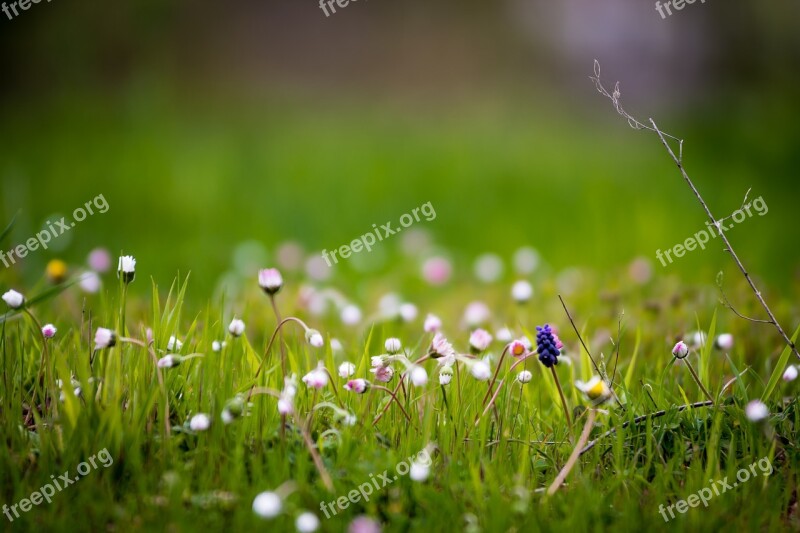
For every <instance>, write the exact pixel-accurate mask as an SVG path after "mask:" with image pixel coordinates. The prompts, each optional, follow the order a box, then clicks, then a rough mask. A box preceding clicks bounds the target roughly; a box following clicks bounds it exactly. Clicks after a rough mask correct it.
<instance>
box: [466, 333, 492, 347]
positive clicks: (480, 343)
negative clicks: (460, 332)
mask: <svg viewBox="0 0 800 533" xmlns="http://www.w3.org/2000/svg"><path fill="white" fill-rule="evenodd" d="M491 342H492V336H491V335H490V334H489V332H488V331H486V330H485V329H476V330H475V331H473V332H472V334H471V335H470V336H469V345H470V346H471V347H472V349H473V350H474V351H475V352H482V351H484V350H485V349H486V348H488V347H489V344H491Z"/></svg>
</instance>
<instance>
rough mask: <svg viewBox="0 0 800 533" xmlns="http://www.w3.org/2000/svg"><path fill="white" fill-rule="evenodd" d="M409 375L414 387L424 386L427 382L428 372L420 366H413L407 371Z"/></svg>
mask: <svg viewBox="0 0 800 533" xmlns="http://www.w3.org/2000/svg"><path fill="white" fill-rule="evenodd" d="M409 377H410V378H411V383H413V384H414V385H415V386H416V387H424V386H425V385H426V384H427V383H428V373H427V372H425V369H424V368H422V367H421V366H414V367H413V368H412V369H411V371H410V372H409Z"/></svg>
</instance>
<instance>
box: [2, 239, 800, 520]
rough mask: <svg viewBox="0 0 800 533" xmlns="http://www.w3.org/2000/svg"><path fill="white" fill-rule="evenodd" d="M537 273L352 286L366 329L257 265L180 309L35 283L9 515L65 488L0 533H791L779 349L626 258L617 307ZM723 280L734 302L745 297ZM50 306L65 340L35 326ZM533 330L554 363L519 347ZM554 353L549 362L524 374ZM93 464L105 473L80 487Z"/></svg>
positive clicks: (171, 302)
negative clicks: (224, 297) (411, 296)
mask: <svg viewBox="0 0 800 533" xmlns="http://www.w3.org/2000/svg"><path fill="white" fill-rule="evenodd" d="M531 257H532V256H531V255H530V254H529V253H528V254H526V253H524V252H522V253H520V254H519V255H518V256H517V258H516V261H515V265H516V266H515V268H517V269H519V272H518V274H517V275H518V276H520V277H523V278H527V279H530V281H531V282H532V286H531V287H535V290H534V291H533V293H532V294H531V293H530V291H528V290H525V289H526V287H525V286H524V284H523V285H522V286H519V285H515V286H514V288H513V290H512V287H511V286H510V285H509V284H508V283H507V282H505V281H502V280H497V281H496V282H494V283H491V284H490V287H491V290H489V291H485V292H484V293H483V294H481V295H480V297H478V295H477V294H475V292H476V291H474V289H471V288H470V287H474V282H468V283H464V282H456V281H454V282H453V283H452V284H451V285H449V286H447V287H445V288H439V289H432V290H437V294H436V298H435V301H433V302H427V301H426V302H424V303H421V302H419V301H416V300H415V301H414V302H413V303H412V302H409V301H406V300H405V299H404V298H402V297H401V296H400V295H398V294H393V293H387V291H385V290H384V289H383V286H384V284H383V282H382V281H380V280H372V281H370V282H369V283H368V284H367V287H365V288H364V294H366V295H368V296H366V297H365V298H364V301H366V302H368V303H367V304H366V305H364V307H365V309H364V311H365V313H366V312H368V313H369V314H368V316H366V317H364V316H360V313H355V312H354V310H353V309H354V305H353V303H352V300H351V299H350V298H349V297H348V296H346V295H344V294H342V293H339V292H337V291H333V290H330V289H327V290H322V289H313V288H311V287H310V286H309V285H308V284H306V283H301V282H298V281H295V280H294V278H295V276H293V275H292V274H288V275H287V279H286V280H284V279H283V278H282V276H280V275H279V274H278V272H277V271H264V272H258V271H254V272H253V275H252V276H251V279H249V280H248V283H247V287H246V290H245V291H244V292H243V295H242V296H241V297H240V300H239V301H236V302H233V303H231V302H228V301H209V302H208V303H207V305H205V306H200V307H192V306H190V305H189V304H188V298H187V294H188V293H189V292H190V291H191V290H192V287H191V280H190V277H188V279H187V278H180V279H177V280H176V281H175V282H174V283H173V284H172V286H171V287H170V288H169V290H168V291H167V290H166V288H160V287H158V285H157V284H156V283H155V282H153V283H152V285H151V284H150V283H148V280H146V279H142V278H141V277H140V276H139V275H137V274H136V273H138V272H139V271H140V270H141V269H142V268H143V265H142V264H141V263H138V264H136V265H135V266H131V264H130V262H129V261H128V260H127V259H125V261H124V262H121V263H119V267H120V268H122V271H120V272H117V266H118V265H117V263H116V259H114V260H113V261H111V262H110V264H111V267H112V268H111V269H110V271H109V272H106V273H104V274H102V278H103V281H105V282H106V287H107V288H106V289H105V290H103V291H102V292H100V293H97V294H85V293H81V291H79V290H78V286H76V285H71V282H70V281H67V280H58V279H56V280H51V281H60V282H61V283H60V284H56V285H53V286H51V287H50V288H47V289H42V290H41V291H40V293H39V294H38V295H37V294H30V295H26V296H28V298H27V300H26V303H24V304H21V305H22V306H21V307H19V308H18V309H10V310H9V312H8V313H6V315H5V317H4V320H3V324H2V357H3V358H2V369H3V388H2V398H0V399H1V401H2V406H3V408H2V427H3V429H2V433H3V435H4V438H5V441H6V446H4V447H3V448H2V451H0V460H1V461H2V465H3V468H2V470H1V471H2V474H0V476H2V478H3V479H2V484H3V486H4V487H6V490H5V494H4V497H5V499H4V501H5V502H6V504H7V505H9V506H11V505H12V504H16V503H17V502H20V501H22V500H23V499H26V498H30V495H31V494H32V493H34V492H37V491H40V488H42V487H44V486H46V485H48V484H52V483H53V478H56V476H58V475H60V474H62V473H66V472H70V473H71V474H70V475H74V473H75V472H76V471H78V472H79V474H81V475H79V476H77V477H76V479H77V481H76V482H75V483H74V485H75V486H67V487H62V490H63V491H62V490H59V491H56V494H55V496H53V497H52V498H51V500H52V501H51V502H49V503H47V502H41V503H40V504H39V505H36V506H32V505H28V506H27V507H29V508H30V510H28V512H22V513H20V516H19V517H16V516H14V514H13V512H10V514H7V515H6V516H11V517H13V518H14V519H13V522H10V523H9V524H7V526H6V527H5V528H6V529H10V530H30V529H33V528H44V529H46V530H54V531H57V530H72V528H73V527H75V525H76V524H80V525H81V527H83V528H86V529H92V530H97V529H107V530H122V531H126V530H133V529H146V530H165V531H174V530H193V529H196V528H198V527H199V528H205V529H209V530H221V529H231V528H232V529H235V530H242V529H247V528H253V527H263V526H267V527H275V528H277V529H278V530H291V529H293V528H296V529H297V530H299V531H313V530H315V529H316V528H317V527H319V529H320V530H322V531H345V530H349V531H361V532H364V531H377V530H378V528H380V527H382V528H383V530H385V531H401V530H409V529H418V528H419V529H424V530H442V529H451V528H462V529H464V530H466V531H501V530H502V531H509V530H526V531H528V530H534V531H538V530H542V531H549V530H555V529H560V528H564V527H571V528H576V529H579V530H591V531H594V530H607V529H612V528H613V529H616V528H625V529H626V530H627V529H638V528H645V527H647V528H649V529H654V530H667V529H672V528H679V529H687V530H688V529H697V528H702V529H717V528H722V527H731V526H734V527H738V528H742V529H747V530H754V529H760V530H764V529H769V530H773V529H791V528H795V527H797V516H796V512H795V509H796V501H795V491H796V486H797V474H796V472H797V466H798V465H797V462H798V454H797V452H796V445H795V443H796V442H797V433H796V425H797V423H798V412H797V400H796V386H797V384H796V383H794V382H792V381H791V377H792V375H791V372H787V373H786V375H784V370H783V368H782V367H781V368H777V369H776V365H777V364H782V365H784V366H785V365H786V362H787V361H788V360H789V359H788V355H789V351H788V349H783V350H782V346H781V342H780V340H779V338H777V336H776V335H775V334H774V333H773V332H772V330H771V328H769V329H767V328H765V329H764V330H763V331H761V332H760V333H758V334H756V332H755V331H754V329H755V328H758V327H764V326H761V325H754V324H752V323H750V322H746V321H743V320H740V319H738V318H736V317H735V316H733V315H732V314H731V313H730V311H729V310H727V309H725V308H724V307H721V306H719V305H718V303H717V301H716V300H717V299H718V296H719V295H718V294H717V293H716V292H715V290H712V289H701V290H694V289H682V288H680V287H676V286H675V285H674V284H673V283H672V282H671V281H670V280H669V279H667V278H658V277H652V276H649V275H648V271H647V270H646V269H645V270H644V271H642V270H641V265H640V264H639V265H632V266H631V269H630V270H629V271H628V270H626V271H623V272H616V273H614V274H613V275H612V274H609V278H622V277H628V279H629V281H628V283H625V284H624V285H621V286H619V287H617V288H615V289H611V288H609V283H608V279H605V278H603V277H601V276H598V275H596V273H593V272H589V271H586V272H581V275H580V276H576V277H574V278H572V279H571V280H570V281H564V280H561V283H560V284H559V283H555V282H554V281H553V280H552V279H551V278H548V277H546V276H543V275H542V274H540V273H537V271H536V270H532V269H531V267H532V266H535V262H531V261H530V258H531ZM526 258H527V259H528V260H526ZM94 260H95V261H97V256H95V257H94ZM101 263H102V262H101ZM108 263H109V262H108V261H106V262H105V264H106V265H107V264H108ZM490 270H491V269H487V271H486V272H483V275H484V276H489V275H490V274H491V272H490ZM50 274H53V271H52V270H51V271H50ZM73 281H74V280H73ZM428 281H429V282H431V283H433V284H435V283H438V282H439V281H440V279H439V278H433V279H429V280H428ZM724 286H725V290H726V296H727V297H728V298H730V299H732V300H734V301H740V302H747V301H748V294H749V292H748V290H747V288H746V287H744V285H743V283H740V282H739V281H738V280H729V281H728V282H727V283H725V285H724ZM528 288H530V287H528ZM161 293H164V295H162V294H161ZM561 293H564V296H562V297H563V298H564V302H565V303H566V304H567V306H568V307H567V309H569V311H570V314H571V316H572V317H573V318H574V320H575V325H576V327H577V328H578V330H577V332H580V333H581V335H580V337H579V336H578V334H577V332H576V331H575V330H574V329H573V328H572V325H571V322H570V320H569V317H568V316H567V314H566V313H565V309H564V307H563V306H562V305H561V302H560V300H559V295H560V294H561ZM598 297H599V298H598ZM750 298H751V299H752V295H750ZM4 299H5V300H7V302H9V301H10V302H11V303H12V304H16V303H19V302H15V301H14V300H13V298H11V297H10V296H9V297H8V298H6V297H5V296H4ZM273 302H274V307H273V305H272V303H273ZM623 302H624V305H623ZM359 307H361V305H359ZM53 309H61V310H63V311H62V313H63V314H62V316H71V317H74V319H75V324H74V326H73V325H67V324H65V323H64V320H63V319H61V320H60V321H58V322H57V324H58V327H57V331H56V332H52V331H48V329H47V328H48V327H47V326H42V324H43V323H42V320H49V319H50V317H51V316H53V311H52V310H53ZM756 309H757V308H756V306H755V305H754V304H752V303H751V304H744V305H743V307H742V309H739V311H741V312H743V313H745V314H747V313H751V312H752V313H756V312H757V311H756ZM779 309H780V311H779V312H780V313H781V314H783V313H784V312H786V308H785V307H784V304H781V306H780V307H779ZM430 314H433V315H434V316H433V317H431V316H429V315H430ZM278 316H280V317H282V318H281V320H280V321H279V320H278V318H277V317H278ZM239 321H241V322H239ZM545 323H549V324H552V325H553V326H554V327H556V328H557V332H558V333H557V337H556V338H555V344H553V343H550V344H548V342H546V341H544V340H541V339H540V337H541V333H538V334H537V329H535V326H536V325H537V324H538V325H543V324H545ZM278 324H281V325H282V326H281V327H280V328H279V329H276V328H277V325H278ZM42 328H43V329H42ZM111 332H113V334H112V333H111ZM682 338H685V340H686V350H687V351H688V356H687V357H686V359H676V357H675V356H674V355H673V345H675V343H676V342H678V341H679V340H680V339H682ZM581 339H583V342H585V343H586V347H585V348H584V347H583V345H582V341H581ZM551 340H552V339H551ZM562 343H563V344H562ZM555 345H557V346H560V349H559V350H558V351H559V352H560V354H559V355H558V356H557V360H558V364H556V365H555V366H553V367H552V368H549V367H547V366H546V365H545V364H543V363H542V362H541V360H540V359H542V358H541V357H539V356H540V355H541V354H542V353H547V351H548V350H552V348H553V347H554V346H555ZM587 349H588V351H587ZM779 352H782V353H783V357H782V359H781V362H780V363H777V362H776V361H777V359H778V357H777V356H778V353H779ZM676 353H678V352H676ZM590 354H591V355H590ZM376 357H377V359H375V358H376ZM545 359H546V358H545ZM687 362H688V363H689V364H690V365H691V366H692V368H693V369H694V370H695V371H696V373H697V377H698V379H699V382H700V383H702V386H703V388H705V389H706V390H707V392H708V394H710V396H711V399H710V401H709V400H707V398H706V396H705V395H704V393H703V389H701V388H700V386H698V383H697V382H696V381H695V380H693V378H692V375H691V372H690V371H689V370H688V366H687ZM348 363H350V364H348ZM318 365H319V366H318ZM595 365H596V366H595ZM386 368H391V369H392V370H391V371H390V372H388V376H387V371H386V370H385V369H386ZM792 368H793V367H792ZM371 369H372V371H371ZM376 369H383V370H382V371H381V372H380V373H379V372H377V371H376ZM445 369H448V370H445ZM495 371H496V374H495ZM598 371H599V374H598ZM770 375H772V377H773V379H772V380H770V381H769V383H767V379H768V378H769V377H770ZM794 375H795V376H796V372H795V373H794ZM443 376H447V377H443ZM593 376H597V377H602V381H600V382H599V384H598V381H597V380H595V381H594V384H593V385H590V386H589V387H588V388H587V387H586V386H584V383H587V382H590V380H591V379H592V377H593ZM387 377H388V380H387ZM495 377H496V379H493V378H495ZM555 377H557V381H556V380H555V379H554V378H555ZM362 380H366V381H362ZM605 383H608V384H609V385H610V388H609V389H607V390H606V387H607V385H604V384H605ZM559 384H560V385H559ZM559 386H560V387H561V388H562V389H563V402H565V403H562V396H560V394H559ZM392 398H395V399H396V401H391V402H390V401H389V400H390V399H392ZM759 398H762V399H763V400H764V402H765V405H766V407H767V412H766V413H761V412H759V409H757V407H759V404H758V403H755V404H750V402H752V401H753V400H758V399H759ZM712 402H713V405H712V404H711V403H712ZM690 404H694V405H695V407H689V408H686V406H687V405H690ZM648 414H650V415H652V416H644V415H648ZM567 417H569V419H568V418H567ZM568 420H570V421H571V423H570V422H568ZM587 422H591V423H587ZM587 442H589V443H590V445H589V446H587ZM582 449H585V451H584V453H582V454H580V455H579V456H575V457H573V458H572V461H570V456H571V455H573V454H574V453H575V450H578V451H580V450H582ZM101 452H105V454H106V456H107V457H106V460H105V462H104V463H103V465H105V464H106V463H108V457H110V458H111V459H112V461H111V464H108V465H107V466H103V467H102V468H101V466H102V465H99V464H96V465H95V468H88V466H81V468H80V469H79V465H88V464H89V462H87V461H90V459H89V458H91V463H92V464H94V463H96V461H94V458H95V457H98V456H100V455H103V453H101ZM420 454H422V455H420ZM420 457H424V458H426V460H425V461H422V460H421V459H420ZM576 459H577V460H576ZM567 463H572V467H571V471H569V472H568V473H567V475H566V476H565V478H564V479H563V485H559V484H557V485H556V488H555V490H552V487H553V486H554V481H555V480H556V478H557V476H559V473H560V472H561V471H562V469H563V468H564V466H565V464H567ZM402 465H405V466H402ZM76 469H78V470H76ZM742 469H744V471H745V472H749V474H748V475H747V478H748V479H747V480H745V481H746V482H740V483H738V486H734V485H733V483H734V482H735V479H737V478H736V476H737V475H739V476H740V478H739V479H740V481H741V478H743V477H744V474H741V472H740V471H741V470H742ZM84 471H86V472H84ZM392 472H396V473H397V475H396V476H394V478H393V479H392V477H391V473H392ZM387 473H388V474H387ZM84 474H85V475H84ZM382 475H383V477H381V476H382ZM387 475H388V476H390V477H388V478H387V477H386V476H387ZM381 480H382V481H381ZM387 480H388V483H387ZM723 482H724V483H727V484H728V485H730V488H728V489H725V485H723ZM366 486H370V490H369V492H370V494H365V493H366ZM715 486H716V487H717V489H715V493H714V494H711V496H709V493H710V491H711V490H712V489H711V487H715ZM372 487H375V490H374V491H373V490H372ZM720 487H721V488H722V490H719V489H720ZM44 492H50V491H49V489H47V490H45V491H44ZM695 493H697V494H699V496H692V495H694V494H695ZM265 494H266V495H265ZM365 495H366V496H368V501H365V498H364V496H365ZM690 497H691V498H690ZM701 497H703V498H704V499H703V500H700V499H699V498H701ZM38 499H39V500H40V501H41V498H38ZM680 500H687V501H688V503H686V502H684V503H683V504H682V505H681V504H680V503H677V507H675V505H676V502H679V501H680ZM331 502H339V503H337V504H335V507H333V506H331V505H330V503H331ZM698 502H701V503H698ZM326 504H329V505H328V506H327V507H326ZM692 504H694V505H692ZM670 505H673V507H672V510H669V506H670ZM31 507H32V508H31ZM5 510H6V508H5V507H4V512H5ZM18 510H19V508H18ZM334 510H335V511H336V512H335V513H334V512H333V511H334ZM308 513H312V514H313V515H314V516H315V517H316V520H314V519H313V518H311V517H310V516H309V515H308ZM670 514H672V515H674V516H675V518H674V519H673V518H671V517H670V518H669V520H666V517H668V516H670ZM328 516H329V517H328Z"/></svg>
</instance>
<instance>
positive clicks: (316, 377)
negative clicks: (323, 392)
mask: <svg viewBox="0 0 800 533" xmlns="http://www.w3.org/2000/svg"><path fill="white" fill-rule="evenodd" d="M303 383H305V384H306V385H307V386H309V387H311V388H314V389H322V388H325V385H327V384H328V373H327V372H326V371H325V369H324V368H323V367H321V366H320V367H317V368H315V369H314V370H312V371H311V372H309V373H308V374H306V375H305V376H303Z"/></svg>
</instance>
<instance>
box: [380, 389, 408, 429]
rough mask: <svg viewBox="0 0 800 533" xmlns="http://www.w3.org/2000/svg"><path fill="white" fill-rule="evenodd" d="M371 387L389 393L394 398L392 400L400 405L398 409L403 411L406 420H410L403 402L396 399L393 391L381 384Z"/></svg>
mask: <svg viewBox="0 0 800 533" xmlns="http://www.w3.org/2000/svg"><path fill="white" fill-rule="evenodd" d="M372 388H373V389H378V390H382V391H384V392H387V393H389V394H390V395H391V396H392V398H394V401H396V402H397V405H398V406H399V407H400V410H401V411H403V414H404V415H405V416H406V420H408V421H409V422H411V417H410V416H408V413H407V412H406V409H405V407H403V403H402V402H401V401H400V400H398V399H397V396H396V395H395V393H393V392H392V391H390V390H389V389H387V388H386V387H384V386H381V385H373V386H372ZM373 425H374V422H373Z"/></svg>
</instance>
